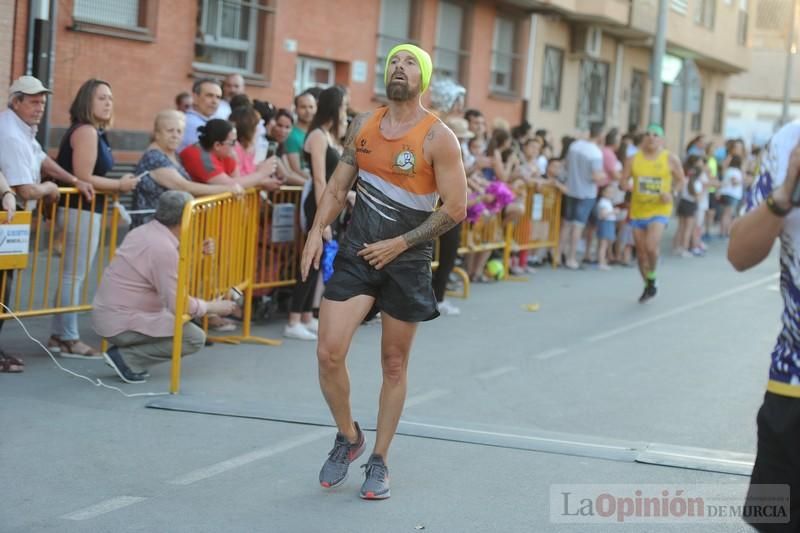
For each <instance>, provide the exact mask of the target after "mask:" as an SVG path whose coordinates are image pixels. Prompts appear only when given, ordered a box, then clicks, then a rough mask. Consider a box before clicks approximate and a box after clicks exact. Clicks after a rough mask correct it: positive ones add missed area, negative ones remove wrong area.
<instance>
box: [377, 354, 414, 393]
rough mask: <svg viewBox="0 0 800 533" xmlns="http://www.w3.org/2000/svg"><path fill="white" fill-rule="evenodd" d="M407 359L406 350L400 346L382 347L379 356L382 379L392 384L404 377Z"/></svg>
mask: <svg viewBox="0 0 800 533" xmlns="http://www.w3.org/2000/svg"><path fill="white" fill-rule="evenodd" d="M407 359H408V354H407V352H405V351H404V350H402V349H400V348H396V347H389V348H386V349H384V350H383V355H382V357H381V366H382V368H383V379H384V381H387V382H389V383H391V384H393V385H396V384H398V383H400V382H401V381H403V380H404V379H405V377H406V361H407Z"/></svg>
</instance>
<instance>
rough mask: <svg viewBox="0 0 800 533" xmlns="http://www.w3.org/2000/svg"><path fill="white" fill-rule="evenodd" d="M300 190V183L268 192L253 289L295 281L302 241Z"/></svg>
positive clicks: (263, 212) (301, 190)
mask: <svg viewBox="0 0 800 533" xmlns="http://www.w3.org/2000/svg"><path fill="white" fill-rule="evenodd" d="M302 194H303V188H302V187H294V186H284V187H281V189H280V190H279V191H275V192H273V193H271V194H270V195H269V196H268V200H267V201H266V202H265V204H266V205H264V206H263V208H262V209H261V212H260V216H259V223H258V249H257V250H258V252H257V260H256V273H255V277H254V280H253V289H255V290H264V289H273V288H276V287H287V286H290V285H294V284H295V283H296V282H297V278H298V269H299V267H300V255H301V254H302V253H303V243H304V240H303V228H302V227H301V225H300V210H301V209H302V205H301V203H300V198H301V196H302ZM289 206H292V207H289Z"/></svg>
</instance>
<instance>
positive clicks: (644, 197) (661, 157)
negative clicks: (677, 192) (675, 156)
mask: <svg viewBox="0 0 800 533" xmlns="http://www.w3.org/2000/svg"><path fill="white" fill-rule="evenodd" d="M631 175H632V176H633V192H632V194H631V219H633V220H640V219H648V218H652V217H657V216H663V217H669V216H670V215H672V200H670V201H669V202H668V203H663V202H662V201H661V193H669V194H670V197H671V196H672V171H671V170H670V168H669V152H668V151H667V150H662V151H661V153H660V154H658V156H656V158H655V159H647V158H646V157H645V156H644V154H643V153H642V152H641V151H638V152H636V155H634V156H633V165H632V168H631Z"/></svg>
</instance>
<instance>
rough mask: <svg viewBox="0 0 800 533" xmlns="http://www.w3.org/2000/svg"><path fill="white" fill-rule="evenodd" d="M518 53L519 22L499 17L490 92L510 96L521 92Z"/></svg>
mask: <svg viewBox="0 0 800 533" xmlns="http://www.w3.org/2000/svg"><path fill="white" fill-rule="evenodd" d="M517 51H518V46H517V22H516V21H515V20H514V19H512V18H509V17H497V18H496V19H495V21H494V41H493V43H492V73H491V79H490V81H489V89H490V90H492V91H494V92H499V93H508V94H515V93H516V92H517V91H518V90H519V87H518V76H519V72H520V68H519V62H520V57H521V55H520V54H518V53H517Z"/></svg>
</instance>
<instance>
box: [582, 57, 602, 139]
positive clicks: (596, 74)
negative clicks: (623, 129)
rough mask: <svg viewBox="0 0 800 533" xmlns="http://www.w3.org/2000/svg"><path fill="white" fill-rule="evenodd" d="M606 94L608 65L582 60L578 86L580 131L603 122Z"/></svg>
mask: <svg viewBox="0 0 800 533" xmlns="http://www.w3.org/2000/svg"><path fill="white" fill-rule="evenodd" d="M607 94H608V63H603V62H601V61H594V60H591V59H584V60H583V61H581V77H580V82H579V85H578V117H577V126H578V127H579V128H582V129H586V128H588V127H589V124H591V123H592V122H604V121H605V118H606V96H607Z"/></svg>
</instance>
